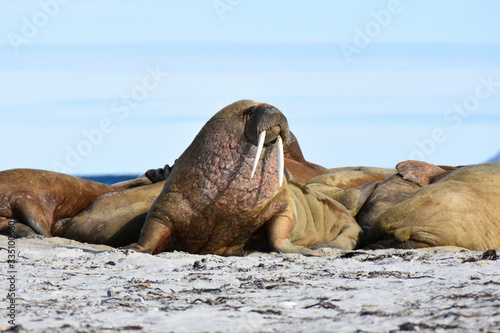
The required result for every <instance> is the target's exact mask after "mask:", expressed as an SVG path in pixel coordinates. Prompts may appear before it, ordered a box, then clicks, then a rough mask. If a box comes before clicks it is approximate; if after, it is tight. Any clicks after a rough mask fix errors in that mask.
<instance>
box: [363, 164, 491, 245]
mask: <svg viewBox="0 0 500 333" xmlns="http://www.w3.org/2000/svg"><path fill="white" fill-rule="evenodd" d="M412 163H415V162H414V161H412ZM406 166H408V167H409V164H407V165H406ZM415 167H416V168H417V170H423V169H422V167H423V168H427V167H428V166H426V165H422V164H420V163H418V164H416V165H415ZM442 169H443V168H442ZM436 170H437V169H435V168H430V169H428V171H426V172H423V173H421V174H420V175H419V172H412V173H411V175H412V176H411V177H415V179H419V182H421V181H422V180H424V179H426V178H429V177H431V178H432V177H436V176H437V175H436V174H435V172H434V171H436ZM407 171H408V170H403V169H402V172H403V174H404V173H406V172H407ZM444 171H445V173H447V174H446V175H445V176H444V177H442V178H440V176H442V174H440V175H438V176H439V177H438V178H440V179H439V180H437V181H435V182H434V183H431V184H430V185H427V186H423V187H422V188H420V189H419V190H418V191H417V192H415V193H414V194H413V195H411V196H410V197H409V198H407V199H406V200H404V201H403V202H401V203H399V204H397V205H395V206H393V207H392V208H390V209H388V210H387V211H386V212H384V213H383V214H381V215H380V216H379V217H378V218H377V219H376V220H375V223H374V225H373V226H372V228H371V229H370V230H369V232H368V235H367V237H366V239H365V245H367V246H368V247H369V248H387V247H396V248H421V247H431V246H459V247H464V248H468V249H471V250H477V251H483V250H486V249H496V250H499V249H500V205H499V204H498V203H499V202H500V163H499V162H492V163H484V164H477V165H470V166H464V167H461V168H458V169H456V170H449V171H451V172H448V171H446V170H444ZM403 177H404V175H403Z"/></svg>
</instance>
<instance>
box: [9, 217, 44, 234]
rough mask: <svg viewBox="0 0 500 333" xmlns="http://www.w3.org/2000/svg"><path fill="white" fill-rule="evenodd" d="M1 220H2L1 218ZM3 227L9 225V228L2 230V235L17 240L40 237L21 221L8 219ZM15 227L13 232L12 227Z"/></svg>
mask: <svg viewBox="0 0 500 333" xmlns="http://www.w3.org/2000/svg"><path fill="white" fill-rule="evenodd" d="M0 219H1V218H0ZM2 225H6V226H7V225H8V226H9V227H4V228H2V230H1V232H0V233H1V234H2V235H9V236H13V237H15V238H22V237H28V236H33V235H38V233H36V232H35V230H33V229H32V228H31V227H29V226H27V225H26V224H24V223H23V222H22V221H21V220H19V219H6V220H3V221H2ZM12 225H13V226H14V230H12V231H11V229H10V226H12Z"/></svg>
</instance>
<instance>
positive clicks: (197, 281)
mask: <svg viewBox="0 0 500 333" xmlns="http://www.w3.org/2000/svg"><path fill="white" fill-rule="evenodd" d="M11 245H12V244H11ZM0 247H1V248H2V249H1V250H0V265H2V270H1V271H2V279H1V280H0V290H2V296H3V297H2V301H3V303H2V312H1V313H2V318H1V321H0V330H2V331H10V332H14V331H16V332H400V331H420V332H431V331H432V332H435V331H437V332H440V331H441V332H444V331H446V332H471V331H474V332H499V331H500V329H499V327H500V260H498V259H497V258H496V256H495V255H488V254H486V255H485V254H484V253H483V252H475V251H469V250H464V249H461V248H434V249H428V250H376V251H364V250H357V251H347V252H346V251H336V250H328V251H324V254H325V255H324V256H323V257H305V256H301V255H296V254H293V255H291V254H280V253H249V254H246V255H244V256H239V257H219V256H213V255H191V254H187V253H182V252H172V253H162V254H159V255H155V256H152V255H148V254H142V253H136V252H133V251H129V252H124V251H119V250H116V249H113V248H110V247H107V246H101V245H90V244H82V243H79V242H76V241H72V240H66V239H61V238H45V239H44V238H29V239H17V240H15V251H16V256H17V262H16V263H15V266H14V267H9V263H8V239H7V237H5V236H0ZM9 268H14V269H13V270H12V269H9ZM9 278H10V280H9ZM13 278H14V279H13ZM12 284H14V286H15V303H14V305H15V310H14V312H13V317H14V320H15V321H14V322H15V324H16V325H21V326H22V328H21V327H19V326H17V327H16V328H15V329H13V328H12V327H11V325H10V324H9V321H11V320H13V319H12V317H9V316H8V315H9V309H7V307H8V306H10V304H11V303H10V300H9V299H7V298H6V296H7V294H8V291H9V288H11V287H12ZM11 312H12V311H11ZM14 322H12V321H11V322H10V323H11V324H12V323H14Z"/></svg>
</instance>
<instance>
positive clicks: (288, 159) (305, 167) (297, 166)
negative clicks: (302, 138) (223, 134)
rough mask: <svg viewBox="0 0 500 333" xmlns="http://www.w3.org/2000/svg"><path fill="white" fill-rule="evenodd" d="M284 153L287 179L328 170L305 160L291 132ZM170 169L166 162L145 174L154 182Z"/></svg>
mask: <svg viewBox="0 0 500 333" xmlns="http://www.w3.org/2000/svg"><path fill="white" fill-rule="evenodd" d="M284 153H285V168H286V170H287V179H288V180H292V181H296V182H299V183H303V184H305V183H307V182H308V181H309V180H310V179H312V178H314V177H316V176H319V175H322V174H325V173H328V172H329V171H328V169H326V168H324V167H322V166H321V165H318V164H314V163H311V162H308V161H306V159H305V158H304V155H303V154H302V150H301V149H300V145H299V142H298V141H297V138H296V137H295V135H293V133H291V132H290V142H288V143H287V144H285V145H284ZM171 170H172V167H170V166H169V165H168V164H167V165H165V167H163V168H158V169H151V170H148V171H147V172H146V174H145V175H146V177H147V178H149V180H150V181H151V182H153V183H156V182H159V181H163V180H166V179H167V177H168V175H169V174H170V171H171Z"/></svg>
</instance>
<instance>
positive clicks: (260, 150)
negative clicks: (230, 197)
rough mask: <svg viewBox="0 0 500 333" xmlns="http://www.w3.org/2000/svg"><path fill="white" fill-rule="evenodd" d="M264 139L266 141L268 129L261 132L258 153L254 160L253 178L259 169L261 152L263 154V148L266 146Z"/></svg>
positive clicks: (251, 176)
mask: <svg viewBox="0 0 500 333" xmlns="http://www.w3.org/2000/svg"><path fill="white" fill-rule="evenodd" d="M264 141H266V131H262V132H260V134H259V142H258V143H257V153H256V154H255V160H254V161H253V168H252V174H251V175H250V178H253V174H254V173H255V170H256V169H257V164H259V159H260V154H262V148H264Z"/></svg>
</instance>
